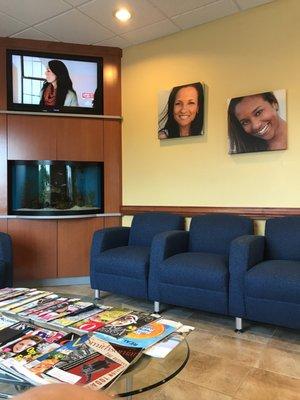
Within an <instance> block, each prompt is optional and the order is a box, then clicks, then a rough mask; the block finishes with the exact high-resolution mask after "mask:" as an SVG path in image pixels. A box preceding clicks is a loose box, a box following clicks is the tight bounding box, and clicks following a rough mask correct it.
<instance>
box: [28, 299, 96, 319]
mask: <svg viewBox="0 0 300 400" xmlns="http://www.w3.org/2000/svg"><path fill="white" fill-rule="evenodd" d="M94 308H95V305H94V303H91V302H84V301H74V299H70V300H69V301H66V302H63V303H60V304H59V305H58V306H57V307H56V306H53V307H51V309H47V310H44V311H42V312H40V313H38V314H36V315H35V317H34V318H36V319H38V320H42V321H45V322H50V321H52V320H54V319H56V318H60V317H65V316H67V315H76V314H79V313H80V312H82V311H88V310H91V309H94Z"/></svg>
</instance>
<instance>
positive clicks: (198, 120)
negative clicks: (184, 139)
mask: <svg viewBox="0 0 300 400" xmlns="http://www.w3.org/2000/svg"><path fill="white" fill-rule="evenodd" d="M185 87H193V88H195V89H196V90H197V93H198V107H199V109H198V112H197V115H196V117H195V119H194V120H193V121H192V123H191V130H190V135H200V133H201V131H202V128H203V118H204V91H203V86H202V84H201V83H200V82H196V83H189V84H187V85H181V86H175V87H173V89H172V90H171V93H170V95H169V99H168V103H167V105H166V107H165V109H164V110H163V112H162V115H161V117H160V120H159V125H161V124H163V123H164V121H165V120H166V123H165V125H164V127H163V128H162V130H161V131H164V130H166V131H167V132H168V138H175V137H180V127H179V125H178V123H177V122H176V121H175V118H174V104H175V99H176V95H177V93H178V92H179V90H180V89H182V88H185ZM161 131H160V132H161Z"/></svg>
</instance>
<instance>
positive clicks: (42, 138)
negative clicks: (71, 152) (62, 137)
mask: <svg viewBox="0 0 300 400" xmlns="http://www.w3.org/2000/svg"><path fill="white" fill-rule="evenodd" d="M61 122H62V121H61V119H60V118H54V117H51V118H50V117H49V118H47V116H45V117H43V116H36V115H34V116H31V115H8V116H7V129H8V159H9V160H55V159H56V132H59V130H60V124H61Z"/></svg>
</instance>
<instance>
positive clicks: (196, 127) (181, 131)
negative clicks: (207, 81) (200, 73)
mask: <svg viewBox="0 0 300 400" xmlns="http://www.w3.org/2000/svg"><path fill="white" fill-rule="evenodd" d="M166 94H167V100H166V99H165V97H166ZM203 115H204V91H203V85H202V84H201V83H200V82H196V83H189V84H186V85H181V86H175V87H173V89H172V90H171V92H167V93H163V92H162V93H160V96H159V117H158V138H159V139H171V138H179V137H185V136H194V135H201V134H202V133H203V132H202V131H203Z"/></svg>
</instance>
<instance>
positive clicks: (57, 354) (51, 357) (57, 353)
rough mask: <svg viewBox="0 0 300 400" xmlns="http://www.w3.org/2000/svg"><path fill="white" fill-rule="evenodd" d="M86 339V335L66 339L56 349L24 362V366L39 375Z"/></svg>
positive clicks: (76, 348)
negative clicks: (29, 361) (26, 362)
mask: <svg viewBox="0 0 300 400" xmlns="http://www.w3.org/2000/svg"><path fill="white" fill-rule="evenodd" d="M75 336H77V335H75ZM68 340H69V339H68ZM87 340H88V336H87V335H83V336H80V337H76V338H75V339H74V340H70V341H67V342H66V343H65V344H64V345H63V346H60V347H59V348H58V349H56V350H53V351H51V352H50V353H47V354H44V355H42V356H40V357H38V358H36V359H35V360H34V361H32V362H31V363H28V364H26V365H25V367H26V368H28V370H29V371H30V372H33V373H34V374H36V375H38V376H41V374H42V373H44V372H45V371H47V370H48V369H50V368H52V367H54V366H55V365H56V364H58V363H59V362H60V361H62V360H64V358H65V357H66V356H67V355H68V354H70V353H72V352H73V351H74V350H78V349H79V348H80V346H82V344H83V343H85V342H86V341H87ZM74 356H75V355H74Z"/></svg>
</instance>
